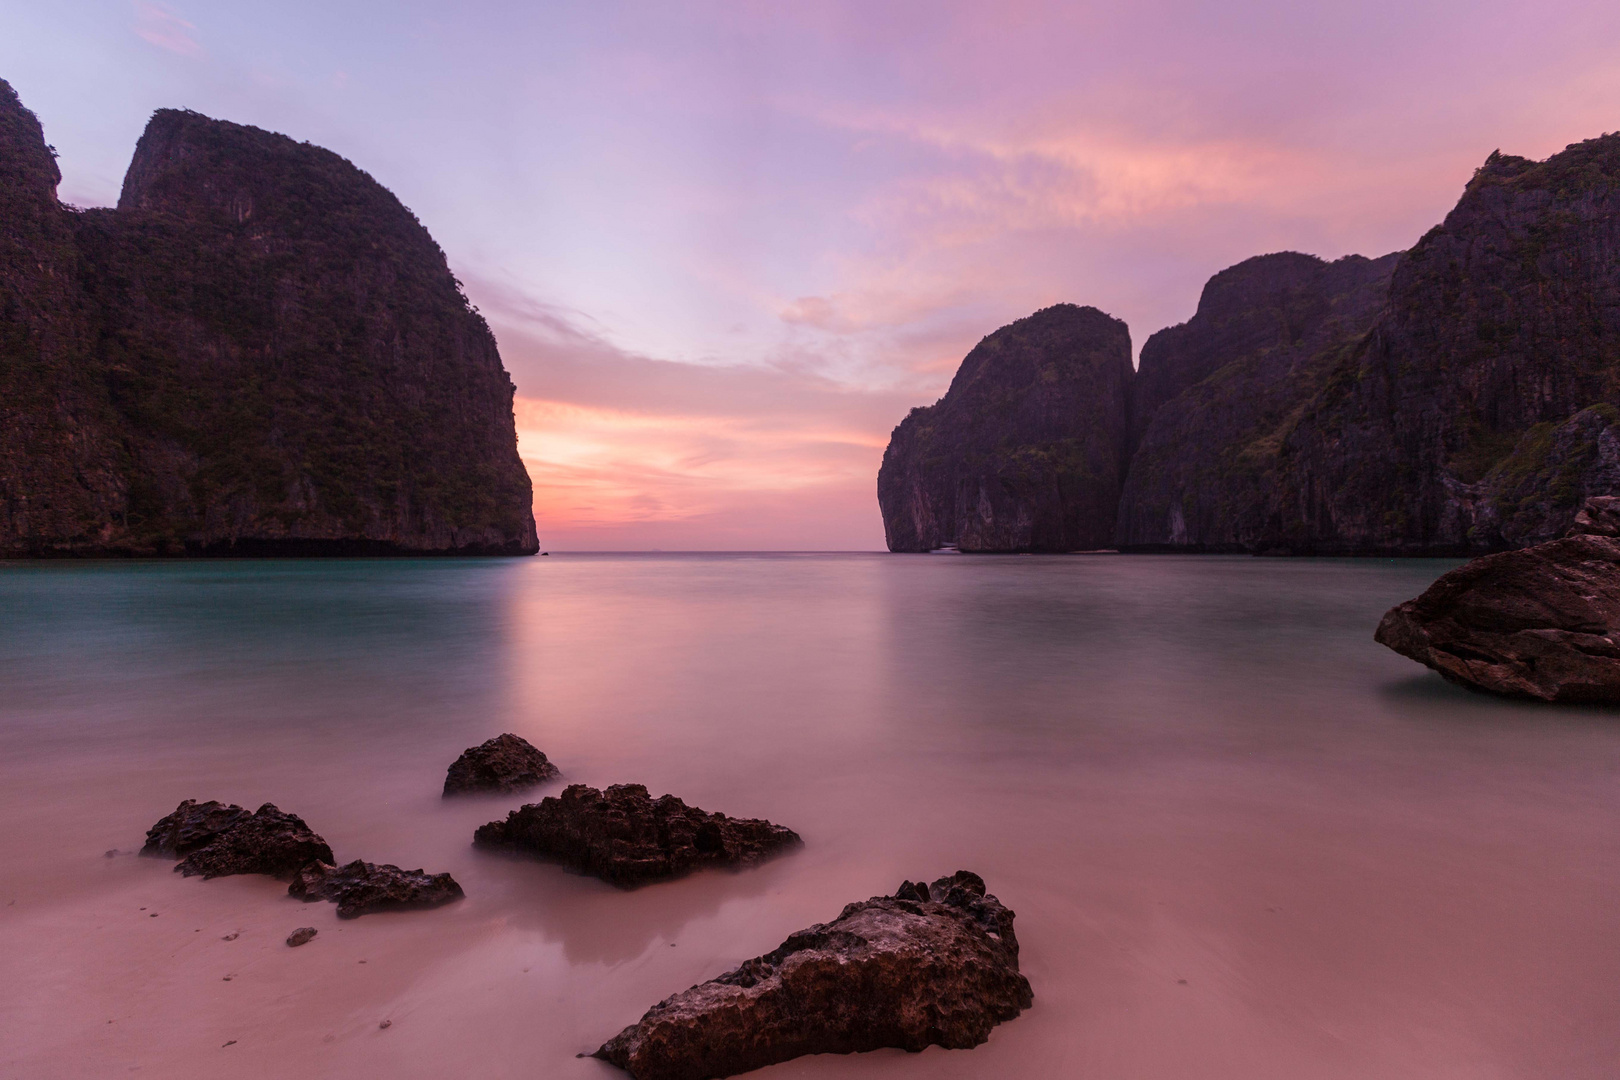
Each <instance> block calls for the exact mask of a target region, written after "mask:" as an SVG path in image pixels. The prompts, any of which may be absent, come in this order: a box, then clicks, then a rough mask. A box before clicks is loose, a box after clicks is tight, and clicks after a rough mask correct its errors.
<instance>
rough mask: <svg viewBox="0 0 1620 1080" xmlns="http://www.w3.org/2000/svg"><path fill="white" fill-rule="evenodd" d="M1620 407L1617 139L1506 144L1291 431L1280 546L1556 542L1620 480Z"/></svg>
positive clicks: (1410, 547) (1406, 548) (1400, 548)
mask: <svg viewBox="0 0 1620 1080" xmlns="http://www.w3.org/2000/svg"><path fill="white" fill-rule="evenodd" d="M1617 402H1620V135H1606V136H1604V137H1602V138H1598V139H1591V140H1588V141H1586V142H1583V143H1577V144H1575V145H1573V146H1570V147H1569V148H1568V149H1566V150H1564V151H1563V152H1562V153H1560V154H1556V155H1554V156H1553V157H1551V158H1548V159H1547V160H1546V161H1544V162H1539V163H1538V162H1532V161H1527V160H1525V159H1524V158H1517V157H1504V156H1502V155H1500V154H1492V155H1491V157H1490V159H1489V160H1488V161H1487V162H1486V163H1485V165H1484V167H1483V168H1481V169H1480V170H1479V171H1478V172H1477V173H1476V174H1475V176H1474V178H1473V180H1472V181H1470V183H1469V184H1468V187H1467V189H1466V191H1465V192H1464V194H1463V197H1462V199H1461V201H1460V202H1458V204H1457V206H1456V208H1455V209H1454V210H1453V211H1452V212H1451V213H1450V214H1449V215H1448V216H1447V217H1446V220H1445V222H1444V223H1443V224H1441V225H1440V226H1438V227H1437V228H1435V229H1433V230H1432V231H1431V232H1429V234H1428V235H1426V236H1425V237H1423V239H1422V240H1420V241H1419V242H1418V244H1417V246H1416V247H1414V248H1413V249H1412V251H1411V252H1410V253H1408V255H1407V256H1406V257H1405V258H1404V259H1403V260H1402V261H1401V264H1400V266H1399V268H1398V269H1397V270H1396V272H1395V274H1394V277H1393V279H1392V282H1391V287H1390V300H1389V308H1388V310H1387V312H1386V313H1385V314H1384V316H1383V317H1382V318H1381V319H1380V320H1379V322H1378V323H1377V325H1376V326H1375V327H1374V328H1373V329H1372V331H1371V332H1370V333H1369V334H1368V336H1367V338H1366V340H1365V342H1364V343H1363V344H1362V346H1361V347H1360V348H1359V349H1356V350H1354V351H1352V352H1351V353H1349V354H1348V355H1347V356H1345V357H1344V359H1343V360H1342V361H1341V362H1340V363H1339V364H1338V365H1337V366H1336V367H1335V369H1334V371H1333V372H1332V373H1331V374H1330V375H1329V377H1328V380H1327V382H1326V385H1325V387H1324V389H1323V391H1322V392H1321V393H1320V394H1319V395H1317V397H1316V398H1315V399H1313V400H1312V401H1311V402H1310V403H1309V405H1308V406H1307V407H1306V408H1305V409H1304V410H1303V411H1302V414H1301V417H1300V419H1299V422H1298V424H1297V426H1295V428H1294V429H1293V430H1292V431H1291V432H1290V433H1289V434H1288V436H1287V438H1286V440H1285V445H1284V448H1283V449H1284V453H1285V454H1286V455H1287V456H1288V458H1289V459H1290V467H1289V483H1288V488H1287V491H1286V493H1285V497H1286V499H1287V501H1288V502H1289V503H1290V510H1291V513H1290V515H1288V516H1287V517H1285V518H1284V519H1283V520H1282V523H1281V524H1282V529H1281V530H1280V534H1281V535H1279V537H1278V538H1277V539H1278V540H1279V541H1280V542H1281V543H1282V544H1284V545H1285V546H1286V547H1288V549H1290V550H1294V551H1316V552H1392V553H1400V552H1411V553H1420V552H1421V553H1441V552H1455V553H1458V554H1465V553H1475V552H1480V551H1488V550H1493V549H1498V548H1503V547H1514V546H1522V545H1524V544H1529V543H1535V542H1538V541H1541V540H1546V539H1551V538H1553V537H1555V536H1559V535H1562V533H1563V532H1564V530H1565V529H1567V528H1568V526H1569V524H1570V522H1571V521H1572V520H1573V518H1574V515H1575V513H1576V511H1577V509H1578V508H1579V506H1580V505H1581V503H1582V501H1583V500H1584V499H1585V498H1586V497H1587V496H1588V495H1600V494H1609V493H1611V492H1612V491H1613V490H1614V489H1613V487H1612V485H1613V482H1614V480H1615V477H1616V439H1617V432H1616V431H1615V429H1614V420H1615V417H1616V415H1617V414H1616V411H1615V408H1614V405H1615V404H1616V403H1617Z"/></svg>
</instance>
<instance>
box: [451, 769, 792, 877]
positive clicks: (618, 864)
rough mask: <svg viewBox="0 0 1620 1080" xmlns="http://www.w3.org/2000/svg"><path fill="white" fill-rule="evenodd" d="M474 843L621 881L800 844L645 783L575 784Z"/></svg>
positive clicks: (787, 834)
mask: <svg viewBox="0 0 1620 1080" xmlns="http://www.w3.org/2000/svg"><path fill="white" fill-rule="evenodd" d="M473 842H474V843H475V844H477V845H479V846H480V847H491V848H506V849H510V850H515V851H524V852H529V853H531V854H535V855H541V856H544V857H546V858H550V859H556V860H557V861H559V862H563V863H567V864H568V865H570V866H572V867H574V868H575V869H578V870H581V871H583V872H585V873H587V874H592V875H594V876H596V877H599V878H601V879H602V880H603V881H606V882H609V883H611V884H614V885H618V886H620V887H621V888H633V887H635V886H637V885H641V884H644V883H645V882H649V881H656V880H659V879H661V878H671V877H678V876H680V875H682V874H686V873H689V872H691V871H693V870H697V869H699V868H701V867H705V866H729V867H737V868H740V867H745V866H752V865H754V864H755V863H758V862H761V861H762V860H764V859H767V858H769V857H770V856H772V855H775V854H776V853H778V852H780V851H782V850H784V849H786V848H790V847H795V846H797V845H798V844H800V843H802V841H801V840H800V839H799V834H798V833H795V832H794V831H793V830H792V829H788V828H785V827H783V826H781V825H776V824H773V823H771V822H769V821H761V820H758V819H753V818H733V817H727V816H726V815H725V814H714V813H709V812H707V811H705V810H700V809H698V808H697V807H695V806H687V805H686V803H684V802H682V801H681V800H680V799H678V798H676V797H675V796H673V795H664V796H661V797H659V798H657V799H654V798H652V797H651V796H650V795H649V794H648V793H647V789H646V788H645V787H643V786H642V785H641V784H615V785H613V786H612V787H610V788H608V789H607V790H606V791H598V790H597V789H596V788H593V787H586V786H585V785H584V784H572V785H570V786H569V787H567V788H565V789H563V793H562V795H561V796H560V797H558V796H550V797H548V798H545V799H542V800H541V801H539V802H537V803H530V804H528V805H527V806H524V807H522V808H520V809H517V810H513V811H512V812H511V813H510V814H508V815H507V817H506V820H505V821H492V822H490V823H489V824H487V825H481V826H479V828H478V831H477V832H476V833H474V834H473Z"/></svg>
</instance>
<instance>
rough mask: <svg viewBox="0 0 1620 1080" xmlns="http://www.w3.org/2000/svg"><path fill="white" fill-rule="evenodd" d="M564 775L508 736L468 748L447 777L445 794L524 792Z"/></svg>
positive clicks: (527, 743) (533, 751)
mask: <svg viewBox="0 0 1620 1080" xmlns="http://www.w3.org/2000/svg"><path fill="white" fill-rule="evenodd" d="M561 775H562V773H561V771H559V770H558V768H557V766H555V765H553V764H552V763H551V762H550V761H548V760H546V755H545V754H543V753H541V752H540V751H539V750H536V749H535V748H534V747H533V746H532V745H530V744H529V742H528V741H527V740H525V739H520V738H519V737H518V736H516V735H513V734H511V733H510V732H508V733H507V734H505V735H497V736H495V738H493V739H490V740H489V741H487V742H484V743H481V744H480V745H478V746H472V747H468V748H467V750H466V751H465V752H463V753H462V755H461V756H460V757H458V758H457V759H456V760H455V762H454V763H453V764H452V765H451V766H450V769H449V771H448V772H447V773H446V774H445V777H444V793H445V795H462V794H466V793H469V792H479V791H497V792H513V791H523V790H525V789H527V788H532V787H535V786H536V785H539V784H543V783H545V782H546V781H548V780H555V779H557V777H559V776H561Z"/></svg>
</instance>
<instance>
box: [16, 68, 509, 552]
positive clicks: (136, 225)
mask: <svg viewBox="0 0 1620 1080" xmlns="http://www.w3.org/2000/svg"><path fill="white" fill-rule="evenodd" d="M57 180H58V174H57V172H56V169H55V163H54V161H53V160H52V158H51V153H50V151H49V149H48V148H46V147H45V144H44V141H43V137H42V134H41V132H40V130H39V125H38V123H37V121H35V119H34V117H33V116H32V114H30V113H28V112H27V111H26V110H25V109H23V107H22V105H21V104H20V103H19V102H18V101H17V98H16V95H15V94H14V93H13V92H12V91H11V88H10V87H9V86H6V85H5V84H4V83H0V211H3V216H0V312H3V315H4V323H3V330H0V333H3V336H0V389H3V390H4V394H3V396H0V554H3V555H11V556H17V555H53V554H68V555H106V554H141V555H176V554H295V555H296V554H400V553H414V552H419V553H460V554H526V553H532V552H534V551H535V550H536V549H537V547H538V545H537V543H536V538H535V527H534V518H533V512H532V509H531V505H530V504H531V498H532V496H531V489H530V485H529V479H528V476H527V474H526V472H525V471H524V468H523V465H522V462H521V461H520V460H519V458H518V455H517V444H516V432H515V428H514V424H513V417H512V398H513V387H512V383H511V380H510V379H509V378H508V376H507V374H506V371H505V369H504V368H503V367H502V364H501V359H500V355H499V353H498V352H497V350H496V345H495V340H494V337H493V336H492V335H491V333H490V331H489V328H488V326H487V325H486V324H485V322H484V320H483V318H482V317H481V316H480V315H479V314H478V313H477V312H476V310H474V309H472V308H471V307H470V305H469V304H468V303H467V300H466V298H465V296H463V295H462V293H461V290H460V287H459V283H458V282H457V281H456V279H455V278H454V277H453V276H452V275H451V273H450V270H449V267H448V266H447V264H446V262H445V258H444V253H443V252H442V251H441V250H440V249H439V247H438V245H437V244H435V243H434V241H433V239H432V237H430V236H429V235H428V233H427V230H426V229H424V228H423V227H422V225H421V224H420V223H419V222H418V221H417V220H416V218H415V217H414V216H413V215H412V214H411V213H410V211H408V210H406V209H405V207H403V206H402V205H400V203H399V201H398V200H397V199H395V198H394V196H393V195H391V194H390V193H389V192H388V191H387V190H386V189H384V188H383V187H382V186H381V185H379V184H378V183H376V181H374V180H372V179H371V177H369V176H368V175H366V174H365V173H364V172H362V171H360V170H359V169H357V168H355V167H354V166H353V165H352V164H350V163H349V162H348V161H346V160H344V159H343V158H341V157H339V156H337V155H336V154H333V153H331V152H329V151H327V150H323V149H320V148H319V147H315V146H311V145H309V144H307V143H297V142H294V141H293V140H291V139H288V138H286V137H285V136H281V135H275V134H272V133H270V132H266V131H261V130H259V129H257V128H252V127H244V126H241V125H237V124H231V123H226V122H223V121H217V120H210V119H208V118H207V117H203V116H200V115H198V114H196V113H190V112H178V111H173V110H163V111H160V112H158V113H157V114H155V115H154V116H153V118H152V121H151V123H150V124H149V125H148V127H147V129H146V132H145V134H144V135H143V136H142V137H141V140H140V142H139V144H138V145H137V147H136V152H135V156H134V160H133V161H132V162H131V165H130V168H129V172H128V174H127V175H126V177H125V181H124V188H123V192H122V195H121V197H120V199H119V204H118V208H117V209H115V210H90V211H72V210H69V209H66V208H63V207H61V206H59V205H58V204H57V202H56V198H55V190H54V189H55V184H56V182H57Z"/></svg>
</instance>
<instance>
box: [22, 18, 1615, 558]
mask: <svg viewBox="0 0 1620 1080" xmlns="http://www.w3.org/2000/svg"><path fill="white" fill-rule="evenodd" d="M0 24H3V25H4V26H5V27H6V31H7V32H6V33H5V34H4V35H0V77H5V78H7V79H9V80H10V81H11V82H12V83H13V85H14V86H16V88H17V90H18V92H19V93H20V94H21V95H22V97H23V100H24V101H25V102H26V103H27V104H28V105H30V107H32V108H33V109H34V110H35V111H36V112H38V113H39V115H40V118H41V120H42V121H43V122H44V124H45V128H46V133H47V138H49V139H50V140H51V141H52V142H53V143H54V144H55V145H56V146H57V148H58V149H59V150H60V151H61V153H62V162H61V163H62V170H63V174H64V181H63V185H62V189H61V194H62V197H63V198H64V199H65V200H67V201H69V202H73V203H77V204H80V205H95V204H104V203H110V202H112V201H114V200H115V199H116V197H117V190H118V184H119V181H120V179H121V177H122V172H123V168H124V166H125V164H126V163H127V161H128V158H129V154H130V151H131V150H132V149H133V146H134V142H135V139H136V138H137V137H138V135H139V133H140V130H141V127H142V126H143V125H144V123H145V119H146V117H147V116H148V115H149V114H150V112H151V110H153V109H155V108H158V107H162V106H184V107H189V108H194V109H197V110H199V111H201V112H205V113H208V114H209V115H213V116H218V117H222V118H226V119H231V120H236V121H239V122H244V123H252V124H257V125H259V126H261V127H266V128H270V129H273V130H277V131H282V132H286V133H287V134H290V135H293V136H295V137H297V138H300V139H308V140H310V141H312V142H316V143H319V144H321V145H324V146H327V147H330V148H331V149H333V150H336V151H337V152H339V153H341V154H343V155H344V156H346V157H348V158H350V159H351V160H353V161H355V162H356V163H357V164H359V165H360V166H361V167H362V168H365V169H367V170H368V171H370V172H371V173H372V174H373V175H374V176H376V177H377V178H378V179H379V180H380V181H382V182H383V183H384V184H386V185H387V186H388V187H389V188H391V189H392V190H393V191H394V192H395V193H396V194H398V195H399V196H400V198H401V199H402V200H403V201H404V202H405V203H406V204H407V205H408V206H410V207H411V208H412V209H413V210H415V211H416V212H417V214H418V215H419V216H420V217H421V218H422V220H423V221H424V222H425V223H426V224H427V226H428V227H429V229H431V230H432V231H433V233H434V235H435V236H436V237H437V238H438V240H439V242H440V243H441V244H442V245H443V246H444V248H445V250H446V251H447V253H448V254H449V257H450V261H451V265H452V267H453V268H454V269H455V270H456V272H457V274H458V275H459V276H460V277H462V278H463V279H464V280H465V281H466V282H467V284H468V291H469V293H470V295H471V296H472V297H473V299H474V300H475V302H477V303H478V304H479V306H480V307H481V308H482V310H483V311H484V313H485V314H486V315H487V316H488V317H489V319H490V322H491V324H492V325H493V326H494V328H495V331H496V334H497V336H498V337H499V339H500V343H501V350H502V354H503V356H504V357H505V359H506V364H507V367H508V369H509V370H511V372H512V373H513V378H514V380H515V381H516V383H517V386H518V394H519V403H518V413H517V419H518V425H519V429H520V445H521V449H522V452H523V455H524V458H525V460H526V461H527V462H528V465H529V471H530V475H531V476H532V477H533V478H534V481H535V506H536V511H537V518H538V524H539V529H540V536H541V542H542V543H543V544H544V545H546V546H547V547H549V548H552V549H558V550H569V549H575V550H577V549H613V548H621V549H622V548H630V549H645V548H666V549H680V548H687V549H727V548H733V549H734V548H745V549H746V548H791V549H828V548H831V549H863V548H865V549H871V548H881V546H882V526H881V522H880V521H879V519H878V514H877V504H876V498H875V494H874V491H875V477H876V473H877V467H878V462H879V460H880V459H881V457H882V452H883V446H884V444H885V443H886V441H887V439H888V433H889V430H890V429H891V428H892V427H893V426H894V424H896V423H898V422H899V420H900V419H901V418H902V417H903V416H904V415H905V413H906V410H907V409H909V408H910V407H911V406H913V405H920V404H927V403H930V402H932V401H933V400H935V399H936V398H937V397H938V396H939V394H940V393H941V392H943V390H944V388H945V386H946V384H947V383H948V381H949V379H950V376H951V374H952V373H953V372H954V371H955V368H956V365H957V363H958V362H959V361H960V360H961V358H962V355H963V354H964V353H965V352H966V351H967V350H968V349H969V348H971V347H972V345H973V344H974V342H976V341H977V340H978V339H979V338H980V337H982V336H983V335H985V334H987V333H989V332H990V331H992V330H994V329H995V328H996V327H997V326H1000V325H1002V324H1004V323H1006V322H1008V321H1010V320H1012V319H1014V318H1018V317H1020V316H1022V315H1026V314H1028V313H1029V312H1031V311H1033V310H1035V309H1036V308H1039V307H1042V306H1045V305H1047V304H1051V303H1054V302H1057V301H1072V302H1075V303H1083V304H1094V305H1096V306H1098V307H1100V308H1102V309H1104V310H1105V311H1108V312H1110V313H1111V314H1114V315H1116V316H1118V317H1120V318H1123V319H1125V320H1126V321H1127V322H1128V323H1129V324H1130V326H1131V332H1132V337H1133V341H1134V342H1135V344H1136V345H1137V346H1138V347H1140V345H1141V343H1142V341H1144V340H1145V339H1146V338H1147V336H1148V335H1149V334H1150V333H1152V332H1153V331H1155V330H1157V329H1160V328H1161V327H1163V326H1165V325H1168V324H1171V323H1174V322H1178V321H1180V320H1182V319H1185V318H1186V317H1187V316H1188V315H1190V314H1191V313H1192V310H1193V308H1194V305H1195V304H1196V302H1197V297H1198V291H1199V289H1200V287H1201V286H1202V284H1203V282H1204V280H1205V279H1206V278H1208V277H1209V276H1210V275H1211V274H1213V273H1214V272H1215V271H1217V270H1220V269H1221V268H1222V267H1225V266H1228V265H1230V264H1232V263H1234V262H1236V261H1238V260H1240V259H1243V258H1246V257H1248V256H1250V255H1254V254H1259V253H1262V252H1267V251H1276V250H1283V249H1294V250H1301V251H1308V252H1312V253H1315V254H1318V255H1322V256H1325V257H1336V256H1339V255H1343V254H1346V253H1350V252H1360V253H1363V254H1367V255H1378V254H1383V253H1384V252H1387V251H1391V250H1395V249H1398V248H1402V247H1406V246H1408V245H1410V244H1411V243H1412V242H1413V241H1414V240H1415V239H1416V238H1417V237H1418V236H1420V235H1421V234H1422V233H1423V231H1424V230H1426V229H1427V228H1429V227H1430V226H1431V225H1433V224H1435V223H1436V222H1438V221H1439V220H1440V218H1441V217H1442V216H1443V215H1444V214H1445V212H1446V210H1447V209H1449V207H1450V206H1451V204H1452V203H1453V202H1454V201H1455V199H1456V197H1457V195H1458V193H1459V192H1460V191H1461V188H1462V185H1463V184H1464V183H1465V182H1466V181H1467V179H1468V177H1469V175H1470V173H1471V172H1472V170H1473V169H1474V168H1475V167H1476V166H1477V165H1478V164H1479V163H1480V162H1482V161H1483V160H1484V158H1485V156H1486V155H1487V154H1489V153H1490V151H1491V150H1493V149H1496V148H1498V147H1500V148H1502V149H1503V150H1504V151H1506V152H1510V153H1519V154H1525V155H1528V156H1533V157H1544V156H1546V155H1547V154H1549V153H1552V152H1555V151H1556V150H1558V149H1560V148H1562V147H1563V146H1564V145H1565V144H1567V143H1569V142H1572V141H1575V140H1578V139H1581V138H1586V137H1589V136H1592V135H1596V134H1599V133H1600V132H1603V131H1607V130H1613V129H1617V128H1620V5H1615V4H1605V3H1558V2H1543V3H1527V2H1525V3H1501V2H1496V3H1491V2H1485V3H1477V2H1476V3H1463V2H1443V3H1441V2H1435V3H1424V2H1421V0H1417V2H1413V0H1407V2H1400V3H1393V2H1390V3H1385V2H1376V3H1360V4H1342V3H1335V4H1326V3H1323V4H1316V5H1307V4H1299V3H1281V2H1275V3H1242V2H1238V0H1228V2H1224V3H1214V2H1208V3H1191V2H1178V3H1170V2H1166V3H1138V4H1130V5H1122V4H1112V5H1086V4H1083V3H1016V2H1000V3H993V4H992V3H950V2H945V0H934V2H931V3H926V4H924V3H895V4H883V3H873V2H870V0H865V2H860V3H816V4H802V5H788V4H782V3H764V2H760V3H687V4H667V3H666V4H651V3H649V4H642V5H632V4H619V3H613V2H607V0H598V2H591V3H579V4H561V3H557V4H534V3H521V4H520V3H482V4H480V3H464V4H456V5H449V4H430V3H418V4H411V3H389V4H382V3H375V4H373V3H351V4H344V5H332V4H315V3H304V2H292V3H282V4H277V5H270V6H266V5H260V4H254V5H247V4H228V3H214V4H206V5H205V4H202V3H178V2H177V3H157V2H154V0H137V2H134V3H129V2H126V0H117V2H108V3H93V2H87V3H69V4H61V5H44V4H35V3H26V2H18V0H0Z"/></svg>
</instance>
